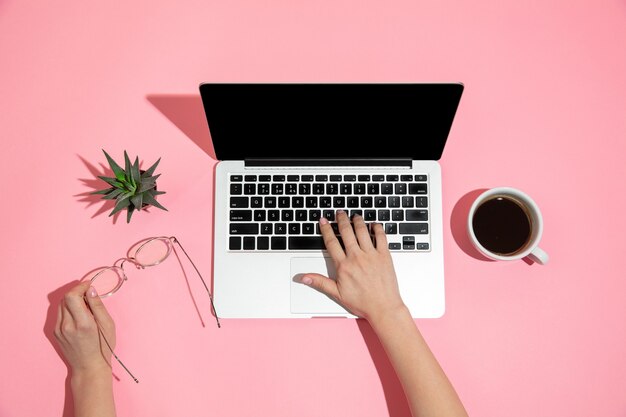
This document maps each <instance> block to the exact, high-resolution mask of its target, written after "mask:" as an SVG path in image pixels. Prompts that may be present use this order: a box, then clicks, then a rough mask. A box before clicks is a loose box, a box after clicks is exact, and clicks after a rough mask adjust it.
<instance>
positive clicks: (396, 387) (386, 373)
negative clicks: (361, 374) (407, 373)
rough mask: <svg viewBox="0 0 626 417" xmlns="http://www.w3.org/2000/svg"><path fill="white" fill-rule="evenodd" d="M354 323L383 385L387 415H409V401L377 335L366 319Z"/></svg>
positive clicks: (396, 416)
mask: <svg viewBox="0 0 626 417" xmlns="http://www.w3.org/2000/svg"><path fill="white" fill-rule="evenodd" d="M356 323H357V326H358V327H359V331H360V332H361V335H363V340H364V341H365V345H366V346H367V350H368V351H369V354H370V356H371V358H372V362H374V366H375V367H376V372H377V373H378V377H379V378H380V382H381V384H382V386H383V392H384V394H385V401H386V402H387V410H388V411H389V417H411V410H410V408H409V403H408V401H407V399H406V396H405V394H404V390H403V388H402V385H401V384H400V380H399V379H398V376H397V375H396V372H395V371H394V369H393V366H392V365H391V362H390V361H389V358H388V357H387V353H386V352H385V349H384V348H383V345H382V344H381V343H380V341H379V340H378V336H376V333H374V330H373V329H372V326H370V324H369V323H368V322H367V320H363V319H357V320H356Z"/></svg>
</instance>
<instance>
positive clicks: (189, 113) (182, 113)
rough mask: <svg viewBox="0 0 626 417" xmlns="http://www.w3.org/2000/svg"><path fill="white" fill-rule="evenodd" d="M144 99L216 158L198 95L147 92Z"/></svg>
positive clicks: (205, 151)
mask: <svg viewBox="0 0 626 417" xmlns="http://www.w3.org/2000/svg"><path fill="white" fill-rule="evenodd" d="M146 99H147V100H148V101H149V102H150V104H152V105H153V106H154V107H156V109H157V110H159V111H160V112H161V113H162V114H163V115H164V116H165V117H167V118H168V120H169V121H170V122H172V123H173V124H174V125H175V126H176V127H178V128H179V129H180V130H181V131H182V132H183V133H184V134H185V135H186V136H187V137H188V138H189V139H191V141H192V142H193V143H195V144H196V146H198V147H199V148H200V149H202V150H203V151H204V153H206V154H207V155H209V156H210V157H211V158H212V159H214V160H217V157H216V156H215V149H214V148H213V142H212V141H211V134H210V132H209V128H208V126H207V121H206V117H205V114H204V106H203V105H202V99H201V97H200V96H199V95H194V94H148V95H147V96H146Z"/></svg>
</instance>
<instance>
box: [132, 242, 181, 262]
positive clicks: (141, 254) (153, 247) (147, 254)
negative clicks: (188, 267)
mask: <svg viewBox="0 0 626 417" xmlns="http://www.w3.org/2000/svg"><path fill="white" fill-rule="evenodd" d="M171 250H172V244H171V242H170V240H169V239H167V238H160V237H159V238H153V239H149V240H147V241H145V242H141V244H140V245H138V246H137V250H136V251H135V254H134V255H133V258H135V261H136V262H137V263H139V264H140V265H142V266H152V265H157V264H160V263H161V262H163V261H164V260H165V258H167V257H168V255H169V254H170V252H171Z"/></svg>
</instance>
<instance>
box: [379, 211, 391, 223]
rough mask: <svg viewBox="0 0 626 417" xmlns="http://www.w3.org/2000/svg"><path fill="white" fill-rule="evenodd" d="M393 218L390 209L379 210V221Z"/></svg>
mask: <svg viewBox="0 0 626 417" xmlns="http://www.w3.org/2000/svg"><path fill="white" fill-rule="evenodd" d="M389 220H391V213H390V212H389V210H378V221H379V222H387V221H389Z"/></svg>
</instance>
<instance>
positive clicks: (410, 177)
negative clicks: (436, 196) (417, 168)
mask: <svg viewBox="0 0 626 417" xmlns="http://www.w3.org/2000/svg"><path fill="white" fill-rule="evenodd" d="M400 181H413V175H400Z"/></svg>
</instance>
